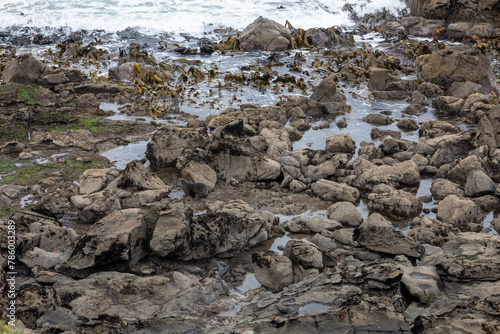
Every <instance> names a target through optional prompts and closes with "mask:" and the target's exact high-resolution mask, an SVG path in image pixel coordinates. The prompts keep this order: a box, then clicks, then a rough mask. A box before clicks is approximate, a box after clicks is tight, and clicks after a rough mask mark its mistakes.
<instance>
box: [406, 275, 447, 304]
mask: <svg viewBox="0 0 500 334" xmlns="http://www.w3.org/2000/svg"><path fill="white" fill-rule="evenodd" d="M402 269H403V272H404V274H403V277H402V278H401V283H402V284H404V286H405V287H406V288H407V289H408V291H409V292H410V294H411V295H412V296H414V297H417V298H418V299H419V300H420V302H421V303H424V304H427V305H429V304H431V303H433V302H434V301H435V300H436V298H437V297H438V296H439V295H440V294H441V290H440V288H439V287H440V285H441V280H440V279H439V274H438V273H437V271H436V268H435V267H428V266H416V267H402Z"/></svg>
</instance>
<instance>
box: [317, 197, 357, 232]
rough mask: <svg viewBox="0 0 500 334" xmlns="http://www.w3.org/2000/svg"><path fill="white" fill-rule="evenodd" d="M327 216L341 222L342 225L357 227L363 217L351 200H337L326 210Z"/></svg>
mask: <svg viewBox="0 0 500 334" xmlns="http://www.w3.org/2000/svg"><path fill="white" fill-rule="evenodd" d="M326 215H327V216H328V218H330V219H333V220H336V221H338V222H339V223H341V224H342V225H343V226H351V227H357V226H359V225H361V223H362V222H363V217H361V214H360V213H359V211H358V209H357V208H356V206H355V205H354V204H352V203H351V202H337V203H335V204H333V205H332V206H330V207H329V208H328V209H327V210H326Z"/></svg>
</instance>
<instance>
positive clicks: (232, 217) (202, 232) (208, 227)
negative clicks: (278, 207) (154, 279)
mask: <svg viewBox="0 0 500 334" xmlns="http://www.w3.org/2000/svg"><path fill="white" fill-rule="evenodd" d="M166 205H167V206H166V207H165V208H162V210H161V211H160V216H159V218H158V220H157V222H156V225H155V227H154V232H153V234H152V238H151V242H150V247H151V249H152V251H153V254H156V255H159V256H162V257H167V258H176V259H180V260H183V261H188V260H192V259H203V258H208V257H210V256H215V255H217V256H219V257H227V256H231V255H232V254H233V253H236V252H239V251H241V250H243V249H245V248H247V247H252V246H255V245H256V244H258V243H260V242H262V241H265V240H267V239H269V238H270V237H271V236H273V235H274V232H273V226H275V225H276V224H277V220H276V217H275V216H274V215H273V214H272V213H270V212H268V211H260V210H255V209H253V208H252V207H250V206H249V205H248V204H246V203H244V202H242V201H231V202H229V203H227V204H226V205H225V206H223V207H221V208H220V209H218V210H217V211H215V212H210V213H206V214H203V215H200V216H198V217H196V218H193V216H192V214H193V213H192V210H191V209H190V208H189V207H187V206H186V205H185V204H182V203H178V204H175V203H173V204H167V203H166Z"/></svg>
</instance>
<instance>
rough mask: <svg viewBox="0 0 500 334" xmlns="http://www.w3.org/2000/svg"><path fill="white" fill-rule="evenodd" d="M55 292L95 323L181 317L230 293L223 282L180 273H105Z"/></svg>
mask: <svg viewBox="0 0 500 334" xmlns="http://www.w3.org/2000/svg"><path fill="white" fill-rule="evenodd" d="M54 289H55V291H56V292H57V295H59V296H60V298H61V299H62V300H64V301H68V305H69V307H70V308H71V311H72V312H73V313H74V314H75V316H77V317H84V318H85V319H93V320H98V319H100V318H102V317H120V318H121V317H125V318H134V319H142V320H146V319H152V318H154V317H160V318H162V317H170V316H181V315H182V314H185V313H186V312H188V311H190V310H192V309H193V308H195V307H198V306H199V305H204V304H208V303H210V302H212V301H213V300H214V299H215V298H216V296H219V294H222V293H224V292H225V291H226V288H225V286H224V284H223V283H222V282H221V281H220V280H215V279H208V280H205V281H204V282H200V281H199V280H198V278H197V277H195V276H193V275H190V274H188V273H180V272H178V271H172V272H170V273H167V274H165V275H155V276H148V277H141V276H137V275H134V274H129V273H121V272H116V271H104V272H100V273H95V274H93V275H91V276H89V277H87V278H84V279H81V280H73V279H68V280H64V281H61V282H58V283H56V284H55V285H54ZM75 296H77V297H76V298H75ZM144 296H148V297H147V298H144Z"/></svg>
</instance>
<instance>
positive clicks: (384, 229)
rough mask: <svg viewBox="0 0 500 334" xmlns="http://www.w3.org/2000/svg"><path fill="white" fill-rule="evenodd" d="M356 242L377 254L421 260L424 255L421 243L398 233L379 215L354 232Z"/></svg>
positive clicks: (375, 215) (373, 216) (376, 214)
mask: <svg viewBox="0 0 500 334" xmlns="http://www.w3.org/2000/svg"><path fill="white" fill-rule="evenodd" d="M354 240H356V241H358V242H359V243H360V244H361V245H363V246H364V247H366V248H368V249H371V250H373V251H376V252H383V253H388V254H393V255H406V256H411V257H415V258H420V256H421V255H422V254H423V248H422V246H421V245H420V244H419V243H417V242H415V241H414V240H412V239H410V238H408V237H407V236H405V235H404V234H403V233H401V232H399V231H396V230H395V229H394V226H393V225H392V224H391V223H390V222H389V221H388V220H387V219H385V218H384V217H382V215H380V214H378V213H372V214H371V215H370V216H368V219H367V220H366V221H365V222H364V223H363V224H361V225H360V226H359V227H358V228H357V229H356V230H355V231H354Z"/></svg>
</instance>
